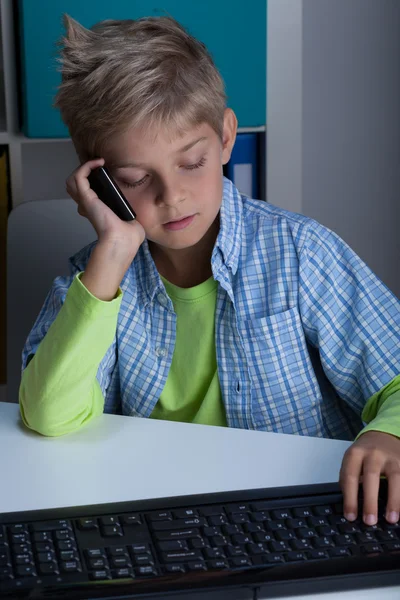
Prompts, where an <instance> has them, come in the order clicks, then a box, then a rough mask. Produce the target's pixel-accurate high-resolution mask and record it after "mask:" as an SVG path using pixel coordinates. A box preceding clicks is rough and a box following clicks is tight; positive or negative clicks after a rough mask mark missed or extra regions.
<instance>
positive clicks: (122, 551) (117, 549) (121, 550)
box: [106, 544, 148, 556]
mask: <svg viewBox="0 0 400 600" xmlns="http://www.w3.org/2000/svg"><path fill="white" fill-rule="evenodd" d="M147 547H148V546H147V544H140V548H142V550H141V551H140V552H147ZM106 550H107V552H108V554H109V555H110V556H126V555H127V549H126V548H125V546H109V547H108V548H106Z"/></svg>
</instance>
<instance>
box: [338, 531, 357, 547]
mask: <svg viewBox="0 0 400 600" xmlns="http://www.w3.org/2000/svg"><path fill="white" fill-rule="evenodd" d="M333 539H334V541H335V544H336V546H350V545H351V544H355V543H356V541H355V539H354V536H353V535H350V534H345V535H334V536H333Z"/></svg>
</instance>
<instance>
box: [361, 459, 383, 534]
mask: <svg viewBox="0 0 400 600" xmlns="http://www.w3.org/2000/svg"><path fill="white" fill-rule="evenodd" d="M382 469H383V461H382V459H381V458H380V456H379V455H378V456H375V455H374V454H372V455H369V456H368V457H367V458H366V459H365V460H364V464H363V496H364V506H363V521H364V523H366V524H367V525H375V524H376V522H377V520H378V495H379V485H380V478H381V472H382Z"/></svg>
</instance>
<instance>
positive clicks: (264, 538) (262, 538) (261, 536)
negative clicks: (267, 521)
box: [253, 531, 275, 543]
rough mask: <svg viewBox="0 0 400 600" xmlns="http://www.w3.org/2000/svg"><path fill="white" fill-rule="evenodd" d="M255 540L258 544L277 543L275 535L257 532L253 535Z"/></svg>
mask: <svg viewBox="0 0 400 600" xmlns="http://www.w3.org/2000/svg"><path fill="white" fill-rule="evenodd" d="M253 537H254V540H255V541H256V542H261V543H262V542H274V541H275V536H274V534H273V533H262V532H261V531H260V532H257V533H254V534H253Z"/></svg>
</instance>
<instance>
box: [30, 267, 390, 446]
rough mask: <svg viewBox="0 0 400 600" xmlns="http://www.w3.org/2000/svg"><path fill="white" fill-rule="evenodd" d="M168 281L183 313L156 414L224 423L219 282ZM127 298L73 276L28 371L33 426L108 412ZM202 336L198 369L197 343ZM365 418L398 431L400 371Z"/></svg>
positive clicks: (68, 426)
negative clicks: (109, 368) (105, 378)
mask: <svg viewBox="0 0 400 600" xmlns="http://www.w3.org/2000/svg"><path fill="white" fill-rule="evenodd" d="M165 285H166V289H167V291H168V293H169V295H170V297H171V299H172V301H173V304H174V309H175V312H176V314H177V340H176V346H175V352H174V357H173V362H172V366H171V369H170V373H169V376H168V379H167V383H166V385H165V388H164V390H163V392H162V395H161V397H160V400H159V402H158V403H157V405H156V407H155V408H154V410H153V413H152V415H151V417H153V418H162V419H169V420H183V421H186V422H196V423H206V424H208V425H226V416H225V410H224V406H223V402H222V398H221V390H220V386H219V383H218V375H217V368H216V358H215V342H214V340H215V336H214V311H215V298H216V283H215V282H214V281H213V280H212V279H210V280H208V281H206V282H204V283H203V284H201V285H199V286H196V287H195V288H189V289H182V288H177V287H176V286H173V285H172V284H169V283H168V282H165ZM121 299H122V292H120V291H119V292H118V294H117V297H116V298H115V299H114V300H112V301H110V302H104V301H101V300H99V299H97V298H95V297H94V296H93V295H92V294H90V292H89V291H88V290H87V289H86V288H85V286H84V285H83V284H82V283H81V281H80V277H79V276H77V277H76V278H75V280H74V282H73V283H72V285H71V287H70V289H69V291H68V294H67V297H66V300H65V303H64V304H63V306H62V308H61V310H60V312H59V314H58V315H57V318H56V319H55V321H54V322H53V324H52V325H51V327H50V329H49V331H48V332H47V334H46V336H45V337H44V339H43V340H42V342H41V343H40V345H39V348H38V350H37V353H36V355H35V357H34V358H33V360H31V361H30V363H29V364H28V366H27V368H26V369H25V371H24V373H23V376H22V382H21V388H20V408H21V415H22V419H23V421H24V423H25V424H26V425H27V426H28V427H30V428H31V429H34V430H36V431H38V432H39V433H42V434H44V435H51V436H58V435H63V434H66V433H69V432H71V431H74V430H76V429H78V428H80V427H81V426H82V425H84V424H85V423H87V422H89V421H90V420H92V419H93V418H94V417H95V416H97V415H100V414H101V413H102V412H103V408H104V398H103V394H102V391H101V388H100V385H99V383H98V381H97V379H96V373H97V369H98V365H99V363H100V361H101V360H102V358H103V357H104V355H105V354H106V352H107V349H108V348H109V346H110V345H111V343H112V341H113V339H114V336H115V332H116V326H117V318H118V311H119V307H120V304H121ZM200 334H201V339H202V344H198V345H195V347H196V367H197V371H194V369H193V356H192V354H193V353H192V351H191V348H193V342H194V341H195V340H196V339H200ZM196 336H198V337H197V338H196ZM177 399H179V401H180V402H179V403H177ZM362 419H363V421H364V422H367V423H368V425H367V426H366V427H365V429H363V430H362V432H364V431H366V430H375V431H382V432H385V433H390V434H392V435H395V436H398V437H400V376H398V377H396V378H395V379H393V380H392V381H391V382H390V383H388V384H387V385H386V386H385V387H384V388H382V389H381V390H380V391H379V392H377V393H376V394H374V396H372V397H371V398H370V399H369V400H368V402H367V403H366V406H365V408H364V411H363V414H362Z"/></svg>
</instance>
